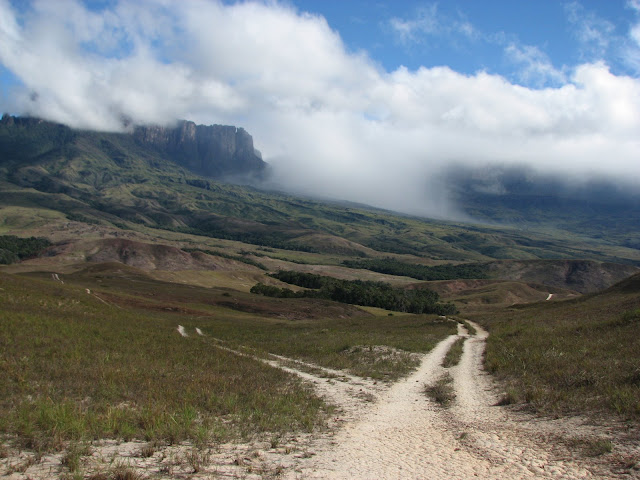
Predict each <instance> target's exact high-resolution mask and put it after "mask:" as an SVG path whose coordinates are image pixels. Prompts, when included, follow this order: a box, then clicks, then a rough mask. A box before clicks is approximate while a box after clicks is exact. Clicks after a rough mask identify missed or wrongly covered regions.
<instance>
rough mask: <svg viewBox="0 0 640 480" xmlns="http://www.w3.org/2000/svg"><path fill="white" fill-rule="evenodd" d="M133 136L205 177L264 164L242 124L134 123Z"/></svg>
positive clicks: (242, 172)
mask: <svg viewBox="0 0 640 480" xmlns="http://www.w3.org/2000/svg"><path fill="white" fill-rule="evenodd" d="M133 136H134V138H135V140H136V142H137V143H138V144H140V145H143V146H151V147H153V148H156V149H158V150H161V151H163V152H165V153H167V154H168V155H169V156H171V158H172V160H174V161H175V162H177V163H179V164H180V165H183V166H184V167H186V168H188V169H189V170H191V171H193V172H195V173H198V174H200V175H205V176H208V177H214V178H220V177H225V176H232V175H246V174H248V173H249V174H260V173H261V172H262V171H263V170H264V168H265V166H266V164H265V162H263V161H262V158H261V155H260V152H258V151H257V150H256V149H255V148H254V147H253V138H252V137H251V135H249V134H248V133H247V132H246V131H245V130H244V129H243V128H237V127H233V126H228V125H196V124H195V123H193V122H189V121H181V122H179V123H178V125H177V126H175V127H160V126H146V127H137V128H136V129H135V130H134V132H133Z"/></svg>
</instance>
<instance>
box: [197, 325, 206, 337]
mask: <svg viewBox="0 0 640 480" xmlns="http://www.w3.org/2000/svg"><path fill="white" fill-rule="evenodd" d="M196 333H197V334H198V335H200V336H201V337H204V333H202V330H200V329H199V328H198V327H196Z"/></svg>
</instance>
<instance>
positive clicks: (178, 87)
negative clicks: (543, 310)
mask: <svg viewBox="0 0 640 480" xmlns="http://www.w3.org/2000/svg"><path fill="white" fill-rule="evenodd" d="M639 75H640V0H617V1H604V0H601V1H596V0H576V1H569V2H562V1H550V0H539V1H535V2H534V1H515V0H512V1H506V0H504V1H503V0H483V1H479V0H475V1H472V0H467V1H463V0H448V1H440V2H431V1H423V2H420V1H414V0H408V1H395V2H364V1H361V0H350V1H333V0H327V1H311V0H265V1H257V0H256V1H249V2H229V1H226V2H221V1H218V0H185V1H173V0H113V1H101V2H95V1H94V2H89V1H82V0H55V1H53V0H33V1H19V0H0V86H1V88H2V92H1V95H0V109H1V110H2V111H4V112H11V113H14V114H27V115H34V116H38V117H42V118H46V119H49V120H54V121H58V122H61V123H65V124H68V125H70V126H72V127H78V128H91V129H99V130H109V131H122V130H123V129H125V128H126V125H131V124H149V123H155V124H170V123H172V122H174V121H175V120H176V119H191V120H194V121H196V122H198V123H203V124H214V123H217V124H228V125H237V126H242V127H244V128H246V129H247V130H248V131H249V132H250V133H251V134H252V135H253V137H254V142H255V145H256V147H257V148H258V149H260V150H261V151H262V153H263V155H264V157H265V159H266V160H267V161H268V162H269V163H271V165H272V166H273V171H274V178H275V180H276V181H277V182H278V184H279V185H282V186H284V187H286V188H288V189H290V190H296V189H297V190H300V191H303V192H305V193H313V194H318V195H324V196H333V197H339V198H343V199H347V200H354V201H359V202H366V203H370V204H373V205H376V206H381V207H386V208H392V209H397V210H403V211H409V212H411V213H422V214H427V215H444V216H450V215H451V212H450V211H449V209H450V208H451V203H450V202H449V200H448V192H447V190H446V188H445V187H444V186H443V185H442V181H441V179H442V178H443V175H446V173H447V171H450V170H451V169H455V168H459V167H460V166H464V167H467V168H472V169H474V171H477V172H480V173H479V174H482V172H485V173H484V174H485V175H486V172H491V171H493V169H494V167H495V166H496V165H497V166H501V165H502V166H526V167H528V168H530V169H531V170H532V171H534V172H537V173H539V174H545V175H554V176H561V177H562V178H564V179H568V180H570V181H571V182H574V183H581V182H582V183H584V182H588V181H589V180H590V179H593V178H610V179H612V180H614V181H616V182H619V183H621V184H626V185H631V186H633V188H637V187H640V162H639V161H638V158H640V135H638V132H640V78H639ZM488 182H489V183H490V179H489V180H488ZM489 187H491V188H493V187H492V186H491V185H489ZM495 189H496V191H497V190H499V188H498V187H496V188H495ZM443 212H444V213H443Z"/></svg>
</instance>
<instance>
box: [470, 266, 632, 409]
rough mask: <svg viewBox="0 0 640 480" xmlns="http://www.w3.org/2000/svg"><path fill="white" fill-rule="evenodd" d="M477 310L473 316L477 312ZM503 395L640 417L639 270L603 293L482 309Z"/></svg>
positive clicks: (491, 365) (489, 359)
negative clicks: (515, 306)
mask: <svg viewBox="0 0 640 480" xmlns="http://www.w3.org/2000/svg"><path fill="white" fill-rule="evenodd" d="M472 318H473V316H472ZM475 320H477V321H478V322H480V323H483V324H484V325H485V326H487V327H488V328H489V332H490V336H489V339H488V343H487V354H486V366H487V368H488V370H489V371H490V372H491V373H494V374H496V375H497V377H498V378H499V379H501V380H503V381H504V382H505V385H506V395H505V399H504V402H505V403H518V402H527V404H528V405H529V406H531V407H532V408H533V409H535V410H536V411H538V412H541V413H544V414H552V415H553V414H574V413H580V414H594V415H599V414H603V413H605V414H614V415H617V416H620V417H621V418H623V419H631V420H638V419H639V418H640V368H639V365H640V340H639V337H638V332H639V328H640V276H638V275H636V276H634V277H631V279H629V280H627V281H624V282H622V283H620V284H618V285H617V286H615V287H613V288H611V289H609V290H607V291H605V292H603V293H600V294H594V295H589V296H584V297H581V298H578V299H574V300H565V301H562V302H541V303H537V304H531V305H526V306H520V307H518V308H510V309H506V310H503V311H496V312H494V313H493V314H492V315H490V316H489V315H478V316H477V317H476V318H475Z"/></svg>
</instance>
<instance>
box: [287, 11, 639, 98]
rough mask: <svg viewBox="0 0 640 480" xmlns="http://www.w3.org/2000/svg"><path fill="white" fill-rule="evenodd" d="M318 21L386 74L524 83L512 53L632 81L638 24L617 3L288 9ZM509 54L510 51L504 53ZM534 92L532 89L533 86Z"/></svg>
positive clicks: (520, 63)
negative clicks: (590, 64)
mask: <svg viewBox="0 0 640 480" xmlns="http://www.w3.org/2000/svg"><path fill="white" fill-rule="evenodd" d="M292 4H294V5H295V6H296V7H297V8H298V9H299V10H300V11H306V12H311V13H314V14H318V15H322V16H323V17H324V18H326V19H327V21H328V23H329V25H330V27H331V28H333V29H335V30H337V31H338V32H339V34H340V36H341V38H342V39H343V41H344V42H345V44H346V45H347V48H349V49H350V50H351V51H359V50H364V51H366V52H367V53H368V54H369V55H370V56H371V57H372V58H373V59H375V60H376V61H378V62H380V64H381V65H382V66H383V68H385V69H386V70H389V71H391V70H395V69H396V68H398V67H399V66H401V65H404V66H406V67H408V68H409V69H417V68H419V67H421V66H424V67H433V66H440V65H446V66H448V67H450V68H452V69H453V70H456V71H458V72H462V73H467V74H473V73H475V72H477V71H478V70H485V71H488V72H491V73H498V74H501V75H504V76H506V77H508V78H510V79H511V80H513V81H515V82H521V83H525V84H526V83H527V81H526V78H524V77H523V76H522V75H521V71H522V69H523V67H524V59H522V58H520V59H519V60H518V58H517V56H516V55H515V53H510V52H513V48H515V49H517V50H519V51H522V52H526V51H530V52H532V53H531V55H533V52H534V51H535V52H537V53H539V57H540V58H543V59H545V60H546V61H548V62H549V63H550V64H551V65H552V66H553V67H554V68H556V69H557V70H558V71H563V69H566V68H568V67H571V66H574V65H577V64H580V63H584V62H586V61H597V60H603V59H604V60H606V62H607V64H608V65H609V67H610V68H611V70H612V71H613V72H615V73H618V74H626V75H637V74H638V73H639V72H638V65H637V64H634V63H633V62H631V61H630V60H629V59H627V58H625V49H626V48H627V47H628V43H629V41H628V34H629V32H630V30H631V29H632V28H633V27H634V26H635V25H636V24H637V23H638V15H637V13H636V12H635V11H634V9H633V8H632V4H631V3H628V2H625V1H624V0H618V1H615V0H614V1H602V0H596V1H594V0H591V1H581V2H576V1H565V2H563V1H560V0H540V1H524V0H520V1H513V0H511V1H509V0H487V1H477V0H475V1H474V0H466V1H464V0H463V1H460V0H458V1H456V0H447V1H440V2H425V1H416V0H404V1H398V2H368V1H361V0H351V1H348V2H341V1H331V0H329V1H317V0H297V1H294V2H292ZM510 46H512V47H513V48H512V50H509V47H510ZM538 86H539V85H538Z"/></svg>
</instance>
